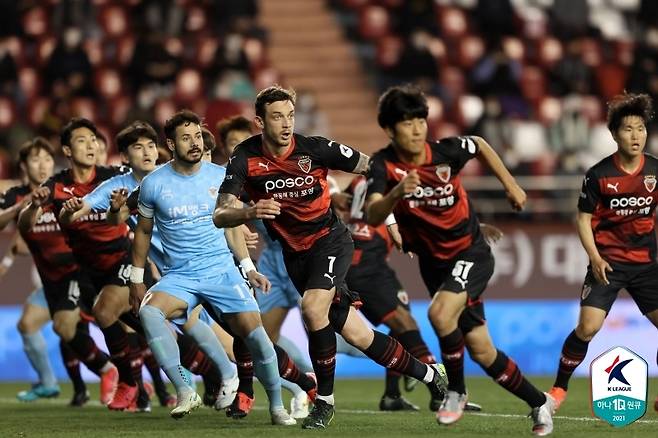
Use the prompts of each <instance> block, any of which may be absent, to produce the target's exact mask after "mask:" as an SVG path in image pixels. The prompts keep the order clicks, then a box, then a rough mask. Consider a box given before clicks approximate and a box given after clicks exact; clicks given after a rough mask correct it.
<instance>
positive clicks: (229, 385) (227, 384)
mask: <svg viewBox="0 0 658 438" xmlns="http://www.w3.org/2000/svg"><path fill="white" fill-rule="evenodd" d="M239 384H240V379H238V375H237V373H236V374H235V376H233V378H231V379H228V380H224V381H222V386H220V387H219V393H218V394H217V401H215V409H217V410H218V411H221V410H222V409H226V408H228V407H229V406H231V403H233V400H234V399H235V396H236V395H237V393H238V385H239Z"/></svg>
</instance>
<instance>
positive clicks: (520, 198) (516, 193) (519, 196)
mask: <svg viewBox="0 0 658 438" xmlns="http://www.w3.org/2000/svg"><path fill="white" fill-rule="evenodd" d="M506 194H507V200H508V201H509V203H510V205H511V206H512V208H513V209H514V210H515V211H523V209H524V208H525V203H526V201H527V200H528V196H527V195H526V193H525V191H523V189H522V188H521V186H519V185H518V184H517V183H514V184H513V185H512V186H511V187H510V188H509V189H507V192H506Z"/></svg>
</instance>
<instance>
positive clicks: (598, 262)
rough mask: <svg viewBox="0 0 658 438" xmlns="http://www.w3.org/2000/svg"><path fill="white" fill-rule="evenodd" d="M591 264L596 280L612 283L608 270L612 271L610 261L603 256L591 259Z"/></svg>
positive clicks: (602, 282) (606, 283)
mask: <svg viewBox="0 0 658 438" xmlns="http://www.w3.org/2000/svg"><path fill="white" fill-rule="evenodd" d="M590 265H591V266H592V274H594V278H596V281H598V282H599V283H601V284H605V285H608V284H610V281H609V280H608V275H607V274H606V272H612V267H611V266H610V264H609V263H608V262H606V261H605V260H603V258H601V257H597V258H596V259H592V260H590Z"/></svg>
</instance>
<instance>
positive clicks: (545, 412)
mask: <svg viewBox="0 0 658 438" xmlns="http://www.w3.org/2000/svg"><path fill="white" fill-rule="evenodd" d="M544 394H545V395H546V401H545V402H544V404H543V405H541V406H539V407H537V408H532V411H531V412H530V415H529V416H530V417H532V422H533V425H532V433H534V434H535V435H537V436H546V435H549V434H550V433H551V432H553V412H555V400H554V399H553V397H551V395H550V394H548V393H544Z"/></svg>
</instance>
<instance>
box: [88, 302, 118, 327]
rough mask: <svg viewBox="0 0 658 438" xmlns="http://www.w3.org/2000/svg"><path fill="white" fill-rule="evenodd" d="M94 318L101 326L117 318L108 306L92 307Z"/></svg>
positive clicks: (106, 325)
mask: <svg viewBox="0 0 658 438" xmlns="http://www.w3.org/2000/svg"><path fill="white" fill-rule="evenodd" d="M93 314H94V318H95V319H96V322H97V323H98V325H99V326H101V327H108V326H110V325H112V324H113V323H114V322H115V321H116V320H117V315H116V314H115V312H114V311H113V309H111V308H110V307H109V306H99V305H98V304H97V305H95V306H94V308H93Z"/></svg>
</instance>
